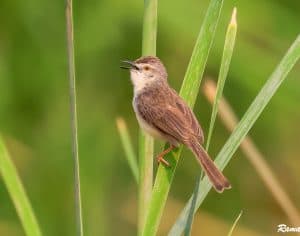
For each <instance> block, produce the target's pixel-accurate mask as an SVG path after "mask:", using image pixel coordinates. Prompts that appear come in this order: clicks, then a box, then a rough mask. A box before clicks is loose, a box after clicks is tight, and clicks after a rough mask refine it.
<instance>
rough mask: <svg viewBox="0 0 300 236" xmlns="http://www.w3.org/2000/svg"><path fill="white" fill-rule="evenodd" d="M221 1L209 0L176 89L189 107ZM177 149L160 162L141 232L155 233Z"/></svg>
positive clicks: (205, 59)
mask: <svg viewBox="0 0 300 236" xmlns="http://www.w3.org/2000/svg"><path fill="white" fill-rule="evenodd" d="M222 5H223V1H222V0H212V1H211V2H210V5H209V7H208V10H207V12H206V15H205V18H204V22H203V24H202V27H201V29H200V32H199V35H198V38H197V41H196V44H195V47H194V50H193V53H192V56H191V60H190V63H189V65H188V68H187V72H186V74H185V78H184V81H183V84H182V87H181V90H180V95H181V96H182V97H183V98H184V99H185V101H187V103H188V104H189V105H190V106H191V107H193V106H194V104H195V101H196V98H197V95H198V91H199V87H200V83H201V79H202V75H203V72H204V68H205V65H206V61H207V58H208V54H209V50H210V48H211V45H212V42H213V38H214V35H215V30H216V27H217V23H218V20H219V16H220V13H221V9H222ZM181 150H182V147H180V148H177V149H175V150H174V151H173V152H171V153H170V154H168V155H166V156H165V158H166V159H168V162H169V163H170V165H171V167H170V168H166V167H164V166H162V165H160V166H159V168H158V171H157V175H156V178H155V183H154V188H153V191H152V195H151V202H150V205H149V209H148V212H147V219H146V223H145V228H144V231H143V235H147V236H148V235H156V232H157V230H158V227H159V222H160V219H161V216H162V213H163V209H164V206H165V203H166V200H167V197H168V193H169V190H170V186H171V183H172V180H173V177H174V173H175V169H176V166H177V162H178V159H179V156H180V153H181Z"/></svg>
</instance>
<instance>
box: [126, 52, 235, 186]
mask: <svg viewBox="0 0 300 236" xmlns="http://www.w3.org/2000/svg"><path fill="white" fill-rule="evenodd" d="M123 62H124V63H126V66H121V68H124V69H130V77H131V81H132V83H133V86H134V98H133V108H134V111H135V114H136V118H137V120H138V122H139V124H140V126H141V128H142V129H143V130H144V131H145V132H147V133H149V134H150V135H152V136H153V137H155V138H160V139H163V140H165V141H167V142H169V143H170V147H169V148H168V149H166V150H165V151H163V152H162V153H161V154H159V155H158V157H157V160H158V162H162V163H164V164H165V165H169V163H168V162H167V161H166V160H165V159H164V158H163V157H164V155H166V154H167V153H168V152H170V151H171V150H172V149H174V148H175V147H177V146H178V145H179V144H184V145H186V146H187V147H188V148H189V149H190V150H191V151H192V152H193V153H194V155H195V157H196V159H197V161H198V162H199V163H200V165H201V166H202V168H203V170H204V171H205V173H206V175H207V176H208V178H209V180H210V181H211V183H212V184H213V186H214V188H215V189H216V191H218V192H223V190H224V189H229V188H230V187H231V186H230V183H229V182H228V180H227V179H226V177H225V176H224V175H223V174H222V173H221V172H220V171H219V170H218V168H217V167H216V166H215V164H214V163H213V161H212V160H211V159H210V157H209V156H208V154H207V153H206V151H205V150H204V148H203V147H202V146H201V144H202V143H203V141H204V137H203V132H202V129H201V126H200V125H199V123H198V121H197V119H196V117H195V115H194V113H193V111H192V110H191V109H190V108H189V107H188V105H187V104H186V103H185V101H184V100H183V99H182V98H181V97H180V96H179V95H178V94H177V93H176V91H175V90H173V89H172V88H171V87H170V86H169V84H168V81H167V77H168V74H167V71H166V68H165V67H164V65H163V64H162V62H161V61H160V60H159V58H157V57H154V56H145V57H141V58H139V59H137V60H135V61H123Z"/></svg>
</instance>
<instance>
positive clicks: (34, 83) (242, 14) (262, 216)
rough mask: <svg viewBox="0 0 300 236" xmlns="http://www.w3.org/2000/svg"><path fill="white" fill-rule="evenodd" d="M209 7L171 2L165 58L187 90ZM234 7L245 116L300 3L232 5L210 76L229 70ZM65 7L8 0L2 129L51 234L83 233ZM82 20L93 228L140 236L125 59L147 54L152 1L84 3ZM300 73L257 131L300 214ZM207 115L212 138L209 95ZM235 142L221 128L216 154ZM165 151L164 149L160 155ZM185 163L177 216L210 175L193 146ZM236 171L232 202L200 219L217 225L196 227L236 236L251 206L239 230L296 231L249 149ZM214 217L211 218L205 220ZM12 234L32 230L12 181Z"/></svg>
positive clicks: (230, 87)
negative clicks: (126, 138) (124, 129)
mask: <svg viewBox="0 0 300 236" xmlns="http://www.w3.org/2000/svg"><path fill="white" fill-rule="evenodd" d="M207 5H208V1H207V0H203V1H171V0H166V1H159V9H158V17H159V18H158V38H157V55H158V56H159V57H160V58H161V59H162V61H163V62H164V63H165V65H166V67H167V69H168V72H169V82H170V84H171V85H172V86H173V87H174V88H175V89H177V90H178V89H179V88H180V85H181V82H182V79H183V76H184V72H185V69H186V67H187V64H188V61H189V57H190V55H191V52H192V49H193V45H194V42H195V40H196V37H197V34H198V31H199V28H200V25H201V22H202V20H203V17H204V14H205V10H206V8H207ZM234 6H236V7H237V10H238V15H237V17H238V18H237V19H238V33H237V40H236V46H235V51H234V55H233V58H232V63H231V68H230V71H229V76H228V80H227V84H226V85H225V91H224V93H225V96H226V97H227V99H228V100H229V102H230V103H231V104H232V106H233V108H234V110H235V111H236V112H237V114H238V116H239V117H241V116H242V115H243V113H244V112H245V110H246V109H247V107H248V106H249V104H250V102H251V101H252V99H253V98H254V97H255V95H256V94H257V92H258V91H259V89H260V87H261V86H262V85H263V84H264V82H265V81H266V79H267V78H268V76H269V75H270V74H271V72H272V71H273V69H274V68H275V67H276V65H277V64H278V62H279V60H280V59H281V58H282V56H283V55H284V53H285V52H286V50H287V49H288V47H289V46H290V44H291V43H292V42H293V41H294V39H295V38H296V36H297V34H298V33H299V32H300V30H299V22H300V15H299V12H300V1H297V0H293V1H292V0H288V1H280V0H253V1H233V0H226V1H225V3H224V6H223V11H222V15H221V19H220V23H219V26H218V28H217V34H216V40H215V41H214V44H213V47H212V50H211V54H210V57H209V60H208V66H207V69H206V72H205V76H210V77H212V78H216V77H217V75H218V68H219V65H220V60H221V56H222V49H223V44H224V37H225V31H226V28H227V25H228V22H229V19H230V15H231V11H232V8H233V7H234ZM64 7H65V2H64V1H39V0H27V1H21V0H14V1H10V0H2V1H1V2H0V132H1V133H2V134H3V136H4V138H5V140H6V144H7V146H8V148H9V151H10V153H11V154H12V157H13V160H14V162H15V163H16V166H17V168H18V171H19V174H20V176H21V178H22V180H23V182H24V185H25V188H26V190H27V193H28V195H29V198H30V200H31V203H32V205H33V208H34V210H35V212H36V215H37V218H38V220H39V223H40V225H41V228H42V231H43V233H44V235H75V225H74V222H75V217H74V215H75V212H74V196H73V161H72V157H71V144H70V133H71V132H70V122H69V116H70V115H69V98H68V93H69V90H68V80H67V62H66V61H67V60H66V37H65V35H66V33H65V15H64ZM74 18H75V19H74V21H75V22H74V24H75V50H76V52H75V54H76V73H77V93H78V95H77V96H78V97H77V99H78V116H79V117H78V121H79V155H80V162H81V180H82V182H81V183H82V201H83V202H82V204H83V217H84V222H83V223H84V230H85V233H86V235H134V234H135V232H136V223H135V222H136V220H135V209H136V190H137V188H136V185H135V181H134V179H133V178H132V175H131V173H130V170H129V168H128V165H127V162H126V159H125V156H124V152H123V150H122V147H121V143H120V139H119V137H118V133H117V130H116V125H115V118H116V117H118V116H122V117H124V119H125V120H126V121H127V124H128V127H129V130H130V134H131V137H132V140H133V143H134V145H135V147H137V134H138V125H137V122H136V120H135V116H134V113H133V110H132V106H131V99H132V86H131V83H130V80H129V74H128V73H127V72H126V71H123V70H120V69H119V64H120V60H121V59H135V58H138V57H140V55H141V30H142V18H143V1H134V0H130V1H116V0H99V1H94V0H87V1H75V2H74ZM299 73H300V64H299V63H298V64H296V66H295V68H294V69H293V71H292V72H291V73H290V74H289V76H288V79H287V81H286V82H285V83H284V84H283V85H282V87H281V88H280V90H279V92H278V93H277V94H276V95H275V97H274V98H273V99H272V101H271V103H270V105H269V106H268V107H267V109H266V110H265V111H264V112H263V114H262V116H261V118H259V120H258V121H257V123H256V124H255V126H254V128H253V129H252V130H251V132H250V134H251V136H252V137H253V139H254V141H255V143H256V144H257V146H258V148H259V149H260V150H261V152H262V153H263V154H264V155H265V156H266V158H267V162H268V163H269V164H270V166H271V167H272V169H273V170H274V172H275V173H276V175H277V177H278V178H279V180H280V183H281V184H282V185H283V186H284V188H285V189H286V190H287V192H288V193H289V196H290V197H291V199H292V200H293V202H294V203H295V204H296V206H297V207H298V208H300V202H299V199H300V188H299V185H300V171H299V168H300V158H299V157H300V155H299V153H300V145H299V139H300V136H299V130H300V125H299V120H300V109H299V108H300V107H299V101H300V93H299V86H300V82H299ZM195 112H196V115H197V117H198V119H199V120H200V121H201V124H202V127H203V128H204V132H205V133H207V130H208V125H209V119H210V112H211V107H210V105H209V103H208V102H207V101H206V99H205V98H204V96H203V95H202V94H200V96H199V98H198V101H197V104H196V107H195ZM228 136H229V133H228V131H226V129H225V128H224V127H223V125H222V124H221V123H220V122H219V121H217V123H216V130H215V132H214V135H213V139H212V143H211V148H210V153H211V155H212V156H215V155H216V154H217V153H218V151H219V150H220V148H221V147H222V145H223V144H224V142H225V141H226V139H227V138H228ZM161 146H162V144H161V143H159V144H157V148H156V150H157V152H158V151H159V147H161ZM183 157H184V158H182V159H181V161H180V163H179V166H178V169H177V173H176V176H175V180H174V183H173V185H172V188H171V193H170V199H169V204H173V203H174V204H175V202H176V204H175V205H176V206H177V208H176V207H169V208H168V210H167V211H166V213H165V216H164V217H165V218H164V219H166V221H167V220H168V219H169V217H173V218H172V219H174V217H176V215H177V214H178V212H179V211H180V210H181V209H182V207H183V204H184V203H185V202H186V201H187V199H188V197H189V196H190V193H191V191H192V190H193V187H194V183H195V180H196V177H197V175H198V174H199V172H200V170H199V167H198V165H197V164H196V162H195V160H194V159H193V158H192V155H191V153H190V152H189V151H187V150H185V151H184V152H183ZM225 174H226V175H227V176H228V177H229V179H230V180H231V182H232V185H233V188H232V190H231V191H227V192H225V193H224V194H222V195H218V194H216V193H215V192H213V191H211V193H210V194H209V195H208V197H207V198H206V200H205V202H204V204H203V205H202V208H201V210H200V212H201V213H203V214H206V215H209V217H210V218H211V219H212V221H209V223H207V224H205V225H204V226H203V228H199V226H198V224H195V225H194V229H197V230H198V232H207V231H205V230H208V229H209V228H214V229H215V230H217V229H218V228H220V229H222V230H223V229H224V230H225V231H223V233H224V234H226V233H227V232H228V230H229V227H230V225H232V223H233V221H234V219H235V217H236V216H237V214H238V213H239V212H240V210H243V212H244V213H243V216H242V218H241V220H240V222H239V227H241V228H244V229H245V230H248V231H249V232H248V233H249V235H273V234H276V231H277V225H278V224H281V223H284V224H287V225H290V223H289V221H288V219H287V217H286V215H285V214H284V213H283V211H282V210H281V208H280V207H279V206H278V204H277V203H276V202H275V201H274V199H273V197H272V195H271V194H270V193H269V192H268V190H267V189H266V188H265V186H264V185H263V183H262V181H261V179H260V178H259V177H258V176H257V174H256V172H255V170H254V168H253V167H252V166H251V165H250V163H249V162H248V160H247V159H246V158H245V156H244V155H243V154H242V153H241V152H240V151H238V152H237V153H236V154H235V157H234V158H233V160H232V161H231V162H230V164H229V166H228V167H227V168H226V170H225ZM172 206H173V205H172ZM205 220H206V217H205V215H204V216H203V217H202V219H201V218H200V220H199V222H203V221H205ZM172 223H173V221H171V222H170V223H169V224H172ZM224 225H225V226H224ZM298 226H300V225H298ZM222 227H223V228H222ZM295 227H296V226H295ZM167 229H168V228H166V229H165V230H167ZM165 230H164V229H163V230H162V231H161V235H164V234H165V233H166V231H165ZM202 230H203V231H202ZM218 232H220V231H218ZM238 232H239V233H238V234H239V235H243V234H244V233H243V232H240V231H238ZM210 234H211V235H213V234H212V233H210ZM0 235H8V236H15V235H24V233H23V230H22V227H21V224H20V222H19V220H18V217H17V215H16V213H15V209H14V206H13V204H12V202H11V200H10V198H9V195H8V193H7V190H6V188H5V186H4V183H3V181H2V180H1V181H0ZM195 235H196V234H195ZM204 235H205V234H204ZM206 235H208V234H206ZM215 235H221V234H217V233H215Z"/></svg>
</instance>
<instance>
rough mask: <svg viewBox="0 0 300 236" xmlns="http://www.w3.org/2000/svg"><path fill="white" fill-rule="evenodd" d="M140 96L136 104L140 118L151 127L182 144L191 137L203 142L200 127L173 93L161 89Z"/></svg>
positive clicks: (183, 103) (188, 109) (169, 90)
mask: <svg viewBox="0 0 300 236" xmlns="http://www.w3.org/2000/svg"><path fill="white" fill-rule="evenodd" d="M153 92H154V91H152V92H150V91H148V92H147V93H146V94H141V95H140V96H139V98H138V100H139V101H138V102H137V103H136V106H137V110H138V112H139V114H140V115H141V117H142V118H143V119H144V120H145V121H146V122H147V123H148V124H151V125H152V126H153V127H155V128H156V129H158V130H159V131H161V132H163V133H164V134H166V135H169V136H171V137H173V138H175V139H176V140H177V141H179V142H181V143H184V142H185V141H186V140H187V139H188V138H189V137H190V136H191V135H192V136H196V137H197V139H198V140H199V142H201V143H202V142H203V134H202V130H201V127H200V125H199V123H198V121H197V119H196V117H195V115H194V114H193V112H192V111H191V109H190V108H189V107H188V106H187V105H186V103H185V102H184V101H183V100H182V98H180V97H179V96H178V95H177V94H176V92H175V91H173V90H171V89H169V88H168V89H167V90H166V89H163V90H161V89H160V90H159V91H158V90H157V91H155V96H153Z"/></svg>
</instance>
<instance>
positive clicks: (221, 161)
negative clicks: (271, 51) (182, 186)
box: [171, 35, 300, 235]
mask: <svg viewBox="0 0 300 236" xmlns="http://www.w3.org/2000/svg"><path fill="white" fill-rule="evenodd" d="M299 57H300V35H298V37H297V38H296V40H295V41H294V43H293V44H292V46H291V47H290V48H289V50H288V51H287V53H286V54H285V56H284V57H283V59H282V60H281V62H280V63H279V65H278V66H277V67H276V69H275V71H274V72H273V73H272V75H271V76H270V78H269V79H268V80H267V82H266V83H265V85H264V86H263V88H262V89H261V90H260V92H259V93H258V95H257V96H256V98H255V99H254V101H253V102H252V104H251V105H250V107H249V108H248V110H247V112H246V113H245V115H244V116H243V118H242V119H241V121H240V122H239V124H238V125H237V127H236V128H235V129H234V131H233V133H232V134H231V136H230V137H229V139H228V140H227V142H226V143H225V145H224V146H223V148H222V149H221V151H220V152H219V154H218V155H217V157H216V160H215V163H216V165H217V166H218V167H219V169H220V170H223V169H224V168H225V166H226V165H227V164H228V162H229V161H230V159H231V158H232V156H233V154H234V152H235V151H236V149H237V148H238V147H239V145H240V143H241V142H242V140H243V138H244V137H245V136H246V135H247V133H248V132H249V130H250V129H251V128H252V126H253V125H254V123H255V121H256V120H257V118H258V117H259V115H260V114H261V113H262V111H263V109H264V108H265V107H266V106H267V104H268V103H269V101H270V99H271V98H272V96H273V95H274V93H275V92H276V91H277V89H278V88H279V86H280V84H281V83H282V82H283V81H284V80H285V78H286V76H287V74H288V73H289V72H290V70H291V69H292V68H293V66H294V65H295V63H296V62H297V60H298V59H299ZM211 187H212V186H211V184H210V182H209V180H208V179H207V177H204V179H203V180H202V181H201V183H200V189H201V192H200V194H199V195H198V196H197V202H196V209H195V210H197V209H198V208H199V207H200V205H201V203H202V202H203V200H204V199H205V197H206V195H207V194H208V192H209V190H210V189H211ZM192 199H193V196H192V197H191V198H190V199H189V201H188V203H187V204H186V206H185V207H184V209H183V211H182V212H181V213H180V216H179V217H178V218H177V220H176V223H175V224H174V225H173V227H172V229H171V232H176V234H173V235H180V234H181V233H182V232H183V230H184V226H185V225H186V221H187V218H188V213H189V209H190V207H191V203H192Z"/></svg>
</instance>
